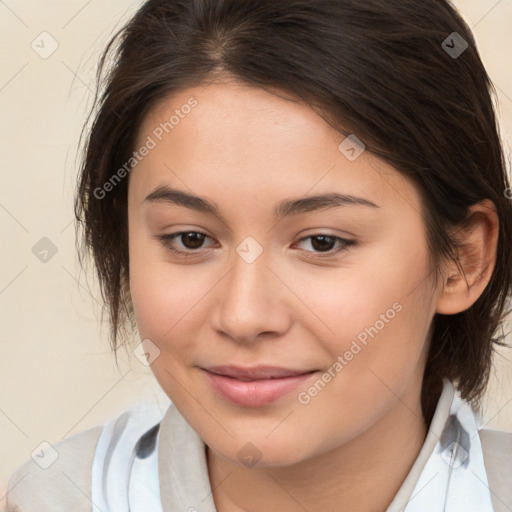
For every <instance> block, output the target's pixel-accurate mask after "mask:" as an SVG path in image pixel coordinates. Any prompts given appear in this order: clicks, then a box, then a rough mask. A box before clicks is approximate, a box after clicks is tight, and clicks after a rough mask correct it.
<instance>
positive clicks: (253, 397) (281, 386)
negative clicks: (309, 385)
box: [202, 370, 316, 407]
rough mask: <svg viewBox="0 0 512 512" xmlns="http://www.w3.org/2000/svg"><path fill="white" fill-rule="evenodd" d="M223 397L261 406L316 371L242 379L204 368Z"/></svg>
mask: <svg viewBox="0 0 512 512" xmlns="http://www.w3.org/2000/svg"><path fill="white" fill-rule="evenodd" d="M202 371H203V372H204V373H205V374H206V375H207V376H208V378H209V379H210V383H211V384H212V386H213V388H214V389H215V390H216V391H217V393H219V394H220V395H221V396H222V397H224V398H226V399H227V400H229V401H230V402H232V403H235V404H237V405H244V406H246V407H261V406H262V405H266V404H269V403H271V402H274V401H275V400H277V399H278V398H280V397H282V396H283V395H285V394H287V393H289V392H290V391H292V390H293V389H295V388H297V387H298V386H300V385H301V384H303V383H304V382H305V381H306V380H308V379H310V378H311V377H312V376H313V375H314V374H315V373H316V372H312V373H305V374H302V375H296V376H293V377H284V378H280V379H262V380H253V381H241V380H238V379H233V378H231V377H226V376H224V375H217V374H215V373H211V372H209V371H207V370H202Z"/></svg>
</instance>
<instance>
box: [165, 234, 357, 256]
mask: <svg viewBox="0 0 512 512" xmlns="http://www.w3.org/2000/svg"><path fill="white" fill-rule="evenodd" d="M190 233H195V234H199V235H203V236H205V237H206V238H210V237H209V236H208V235H207V234H206V233H202V232H201V231H179V232H177V233H171V234H168V235H160V236H157V237H156V238H158V239H159V240H160V243H161V244H162V246H163V247H164V249H168V250H169V251H171V252H172V253H174V254H177V255H179V256H184V257H191V256H195V255H197V254H198V253H200V251H201V249H189V250H187V251H183V250H181V249H177V248H176V246H175V245H174V239H175V238H178V237H180V236H181V235H185V234H190ZM319 236H324V237H327V238H330V239H332V240H334V241H339V242H341V243H342V244H343V245H342V246H341V247H338V249H337V250H332V249H330V250H329V251H325V252H320V253H314V254H315V256H314V257H315V258H326V257H332V256H334V255H335V254H339V253H341V252H345V251H348V250H349V249H350V248H351V247H352V246H354V245H355V244H356V241H355V240H347V239H345V238H341V237H339V236H334V235H329V234H326V233H316V234H314V235H309V236H306V237H304V238H301V239H300V240H299V241H298V242H297V243H300V242H302V241H304V240H308V239H309V238H315V237H319ZM306 252H312V251H306Z"/></svg>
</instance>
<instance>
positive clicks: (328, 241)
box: [299, 234, 355, 256]
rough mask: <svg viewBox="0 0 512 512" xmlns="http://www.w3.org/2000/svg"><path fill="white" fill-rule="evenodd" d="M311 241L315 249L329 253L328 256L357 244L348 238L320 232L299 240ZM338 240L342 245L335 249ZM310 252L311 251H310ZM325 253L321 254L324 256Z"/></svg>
mask: <svg viewBox="0 0 512 512" xmlns="http://www.w3.org/2000/svg"><path fill="white" fill-rule="evenodd" d="M308 240H309V241H310V245H311V247H313V248H314V249H315V250H318V251H319V252H320V253H328V254H327V255H328V256H331V255H332V254H337V253H338V252H341V251H345V250H347V249H348V248H349V247H350V246H352V245H354V244H355V241H354V240H347V239H345V238H341V237H339V236H332V235H325V234H318V235H310V236H306V237H304V238H301V239H300V240H299V242H304V241H308ZM336 242H340V246H338V248H337V249H335V250H333V245H335V243H336ZM308 252H309V251H308ZM322 255H323V254H320V256H322Z"/></svg>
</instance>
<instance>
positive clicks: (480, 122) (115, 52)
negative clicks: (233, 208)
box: [75, 0, 512, 421]
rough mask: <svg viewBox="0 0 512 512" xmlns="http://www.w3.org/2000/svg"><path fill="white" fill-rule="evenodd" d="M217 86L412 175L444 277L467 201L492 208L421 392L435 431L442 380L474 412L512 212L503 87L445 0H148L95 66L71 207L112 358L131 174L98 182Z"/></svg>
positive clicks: (504, 270) (119, 323) (502, 286)
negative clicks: (278, 109) (149, 118)
mask: <svg viewBox="0 0 512 512" xmlns="http://www.w3.org/2000/svg"><path fill="white" fill-rule="evenodd" d="M454 32H456V33H457V34H458V35H454V34H453V33H454ZM450 37H451V39H450ZM446 41H448V43H447V42H446ZM465 44H467V48H466V49H465V50H464V51H462V53H460V51H461V50H462V49H463V48H464V46H465ZM450 49H451V52H450ZM453 49H455V50H458V52H459V53H460V54H459V55H456V54H454V53H453ZM109 57H112V59H111V60H112V62H110V63H109V64H107V62H108V59H109ZM219 76H229V77H232V78H234V79H236V80H240V81H242V82H244V83H247V84H251V85H254V86H257V87H262V88H267V89H273V90H279V91H283V92H285V93H287V94H288V95H289V96H290V97H292V98H296V99H298V100H300V101H304V102H306V103H307V104H308V105H310V106H311V107H312V108H315V109H318V110H319V112H322V113H323V116H324V118H325V119H326V120H328V122H330V124H331V125H332V126H333V127H335V128H336V129H338V130H339V131H340V133H344V134H345V135H348V134H349V133H354V134H356V135H357V137H358V138H359V139H361V140H362V141H364V143H365V145H366V149H367V150H368V151H371V152H372V153H374V154H375V155H376V156H378V157H380V158H382V159H383V160H385V161H386V162H388V163H389V164H391V165H392V166H394V167H395V168H396V169H397V170H398V171H399V172H401V173H403V174H405V175H406V176H408V177H409V178H410V179H411V180H412V181H413V182H414V183H415V184H416V185H417V186H418V189H419V190H420V191H421V195H422V199H423V204H422V212H421V213H422V216H423V220H424V223H425V226H426V228H427V236H428V244H429V250H430V256H431V258H432V259H431V261H432V262H433V264H434V266H436V268H437V269H439V268H440V267H439V263H440V261H441V260H442V259H444V258H452V259H454V261H456V252H455V249H456V247H458V246H459V242H458V241H457V240H456V239H455V238H454V237H453V236H452V235H451V233H450V229H449V228H450V227H453V226H462V225H464V222H465V220H466V218H467V212H468V208H469V207H470V206H471V205H473V204H475V203H477V202H478V201H480V200H482V199H484V198H489V199H490V200H491V201H493V203H494V205H495V206H496V210H497V214H498V217H499V240H498V247H497V260H496V265H495V268H494V271H493V274H492V277H491V279H490V282H489V283H488V285H487V287H486V288H485V290H484V292H483V293H482V294H481V296H480V297H479V298H478V300H477V301H476V302H475V303H474V304H473V305H472V306H471V307H470V308H469V309H467V310H466V311H462V312H461V313H458V314H454V315H441V314H436V315H435V316H434V319H433V322H432V326H431V333H432V339H431V344H430V347H429V354H428V361H427V366H426V369H425V375H424V382H423V390H422V407H423V413H424V416H425V418H427V421H430V419H431V416H432V414H433V410H434V408H435V404H436V403H437V399H438V396H439V393H440V391H441V387H442V378H443V377H447V378H449V379H450V380H452V381H453V382H455V383H456V385H457V387H458V389H459V390H460V392H461V394H462V397H463V398H465V399H467V400H469V401H471V402H472V404H473V406H474V407H475V408H476V409H480V407H481V403H480V401H481V398H482V395H483V393H484V391H485V388H486V386H487V383H488V379H489V375H490V369H491V365H492V355H493V352H494V350H495V347H496V346H497V345H504V343H503V337H504V333H503V330H502V329H501V332H502V335H501V336H497V337H493V335H494V334H495V333H496V331H497V328H498V327H499V326H500V327H501V322H502V320H503V318H504V316H505V314H506V313H508V311H507V312H505V311H504V308H505V305H506V300H507V297H508V294H509V291H510V285H511V266H510V260H509V257H510V253H511V249H512V206H511V203H510V201H509V199H508V198H507V197H506V196H507V195H508V194H507V191H510V186H509V183H508V178H507V175H506V166H505V159H504V155H503V150H502V147H501V143H500V139H499V129H498V126H497V122H496V118H495V112H494V108H493V101H492V96H491V93H494V94H496V91H495V89H494V87H493V85H492V83H491V81H490V78H489V76H488V75H487V73H486V70H485V69H484V66H483V64H482V62H481V59H480V57H479V54H478V51H477V48H476V44H475V41H474V39H473V36H472V34H471V31H470V29H469V27H468V26H467V25H466V23H465V22H464V21H463V19H462V18H461V17H460V15H459V14H458V13H457V11H456V10H455V9H454V7H453V6H452V5H451V4H450V3H449V2H446V1H444V0H422V1H420V2H410V1H409V0H387V1H382V0H365V1H364V2H361V1H360V0H315V1H311V0H244V1H240V0H149V1H147V2H146V3H145V4H143V5H142V7H141V8H140V9H139V10H138V12H137V13H136V14H135V15H134V17H133V18H132V19H131V20H130V21H129V22H128V23H127V24H126V25H125V26H124V27H123V28H122V29H121V30H119V31H118V32H117V33H116V34H115V35H114V36H113V37H112V38H111V40H110V42H109V43H108V45H107V47H106V48H105V50H104V53H103V54H102V57H101V59H100V63H99V68H98V74H97V84H96V95H95V97H94V105H93V110H92V111H91V114H90V116H91V115H93V111H95V112H94V119H93V123H92V125H91V126H90V128H89V129H88V131H87V137H86V140H85V145H84V147H83V163H82V165H81V168H80V176H79V183H78V190H77V195H76V202H75V216H76V219H77V225H76V226H77V234H78V230H79V228H80V227H81V228H83V235H81V237H80V236H79V237H78V238H77V240H78V239H80V240H81V244H80V246H79V247H78V250H79V255H80V253H83V254H85V253H86V251H90V253H92V256H93V259H94V263H95V267H96V273H97V276H98V278H99V282H100V286H101V291H102V296H103V299H104V301H105V303H106V305H107V306H108V312H109V319H110V327H111V330H110V337H111V343H112V347H113V349H114V351H115V350H116V349H117V346H118V339H119V337H124V335H125V332H124V329H125V327H127V323H128V322H127V320H130V321H131V329H132V332H133V328H134V326H135V324H134V318H133V308H132V305H131V300H130V296H129V288H128V276H129V273H128V268H129V267H128V265H129V258H128V226H127V182H128V178H125V179H120V180H118V181H116V182H115V186H114V187H110V188H111V190H109V191H108V193H104V192H105V188H104V184H105V183H107V182H109V180H112V179H113V176H114V174H115V173H116V171H118V170H119V169H120V168H121V167H122V166H123V165H124V164H125V163H126V162H128V161H129V159H130V157H131V156H132V154H133V151H134V144H135V140H136V136H137V131H138V129H139V127H140V125H141V122H142V120H143V118H144V116H145V115H146V114H147V113H148V111H149V110H150V109H151V108H152V107H154V106H155V104H156V103H157V102H159V101H161V100H163V99H165V98H166V97H167V96H169V95H170V94H172V93H174V92H177V91H179V90H183V89H186V88H188V87H193V86H197V85H200V84H205V83H208V81H212V80H214V79H215V78H217V77H219ZM100 90H101V91H102V92H101V94H100ZM90 116H89V118H88V121H89V120H90ZM85 129H86V126H85V125H84V130H85ZM83 135H84V132H82V136H83ZM81 141H82V137H81ZM118 177H119V174H118ZM99 191H102V192H101V193H100V192H99ZM80 262H81V263H82V262H83V260H82V257H80ZM436 277H437V274H436ZM122 331H123V332H122Z"/></svg>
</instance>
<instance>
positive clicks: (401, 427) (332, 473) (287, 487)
mask: <svg viewBox="0 0 512 512" xmlns="http://www.w3.org/2000/svg"><path fill="white" fill-rule="evenodd" d="M408 393H409V395H411V394H412V393H411V390H410V391H409V392H408ZM406 404H407V405H406ZM411 404H413V405H412V406H411ZM427 431H428V426H427V425H426V424H425V422H424V418H423V416H422V412H421V403H420V390H417V389H415V390H414V396H403V397H400V399H397V401H396V403H395V404H394V406H393V407H392V408H391V409H390V411H388V413H387V414H386V415H385V416H384V417H383V418H381V419H380V420H379V421H378V422H377V423H375V424H374V425H372V427H371V428H369V429H368V430H366V431H365V432H363V433H362V434H361V435H359V436H357V437H356V438H354V439H352V440H351V441H349V442H348V443H345V444H343V445H342V446H338V447H336V448H335V449H333V450H330V451H328V452H325V453H323V454H321V455H317V456H315V457H312V458H309V459H307V460H303V461H301V462H300V463H297V464H294V465H291V466H279V467H264V468H246V467H243V466H240V465H239V464H236V463H233V462H232V461H230V460H227V459H225V458H222V457H219V456H218V455H217V454H215V453H214V452H213V451H212V450H211V449H210V448H208V449H207V459H208V471H209V476H210V482H211V487H212V489H213V491H212V492H213V498H214V502H215V506H216V509H217V511H218V512H242V511H248V510H251V511H254V512H264V511H268V510H280V512H297V511H302V510H310V511H313V510H339V507H340V504H343V509H345V510H350V511H351V512H382V511H383V510H386V508H387V507H388V506H389V504H390V503H391V501H392V500H393V498H394V496H395V494H396V493H397V492H398V490H399V489H400V487H401V485H402V483H403V481H404V479H405V478H406V476H407V474H408V472H409V470H410V469H411V466H412V465H413V463H414V461H415V460H416V458H417V456H418V454H419V452H420V450H421V447H422V445H423V443H424V441H425V437H426V435H427Z"/></svg>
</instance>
